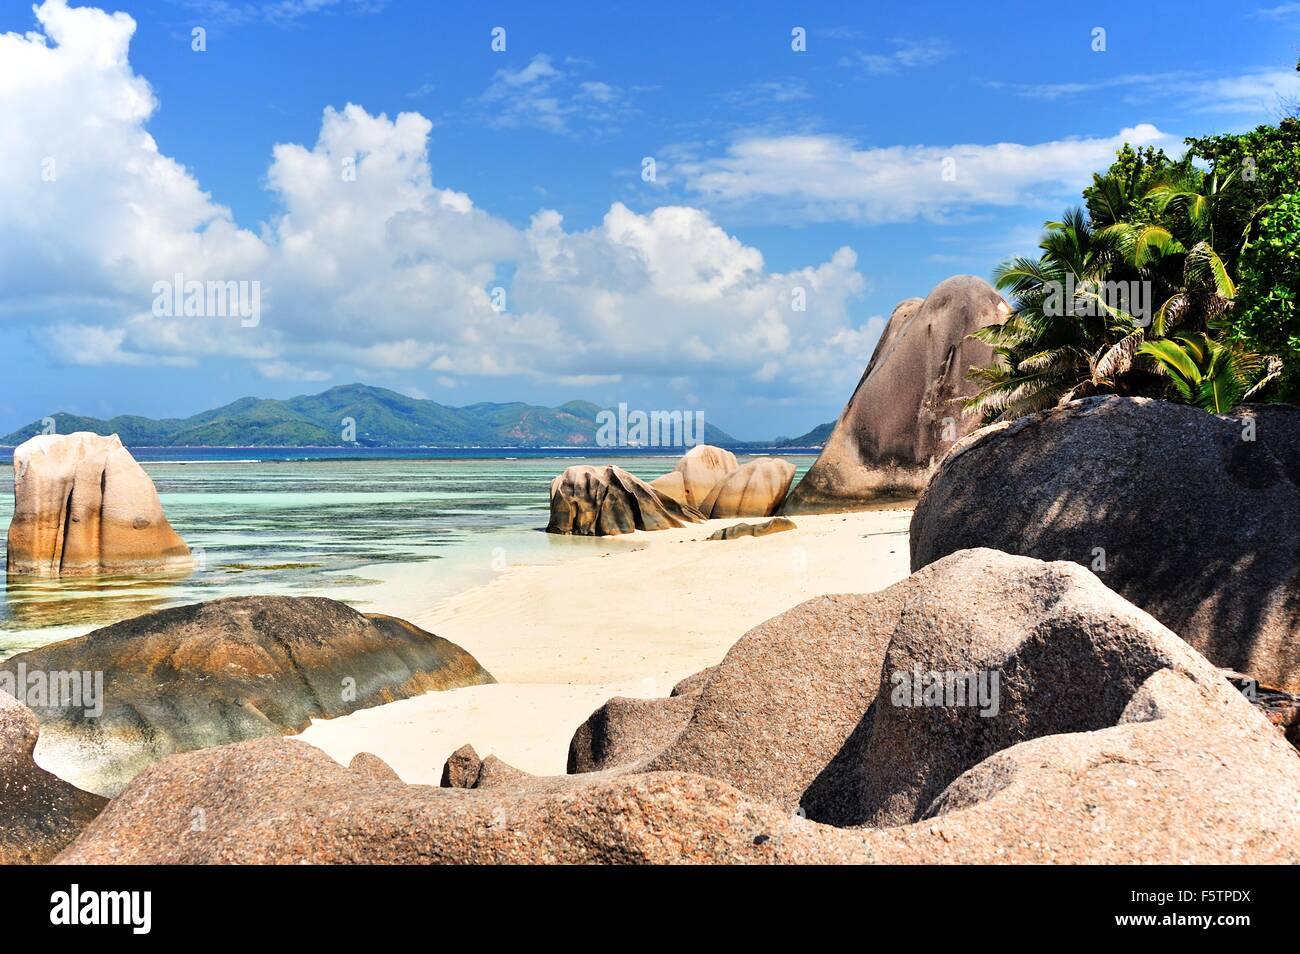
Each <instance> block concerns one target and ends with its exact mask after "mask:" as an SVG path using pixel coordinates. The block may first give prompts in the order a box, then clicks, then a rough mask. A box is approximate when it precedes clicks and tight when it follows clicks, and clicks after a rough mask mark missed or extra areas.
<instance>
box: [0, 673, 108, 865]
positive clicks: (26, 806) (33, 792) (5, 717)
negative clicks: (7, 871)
mask: <svg viewBox="0 0 1300 954" xmlns="http://www.w3.org/2000/svg"><path fill="white" fill-rule="evenodd" d="M38 733H39V723H37V721H36V716H35V715H33V714H32V711H31V710H30V709H28V708H27V707H26V706H25V705H23V704H22V703H21V702H19V701H17V700H16V699H14V697H13V696H11V695H9V694H8V693H7V692H4V691H0V865H14V864H43V863H45V862H47V861H49V860H50V859H52V858H53V857H54V856H55V855H57V854H58V853H59V852H60V851H62V850H63V849H64V848H65V847H67V845H68V843H69V842H71V841H72V839H73V838H74V837H76V835H77V832H79V831H81V829H82V828H84V827H85V826H86V823H87V822H89V821H90V820H91V819H92V818H94V817H95V816H96V815H98V814H99V812H100V810H101V809H103V807H104V805H105V804H107V799H104V798H101V797H100V796H98V795H92V794H91V793H90V792H83V791H81V789H79V788H77V787H76V786H73V785H69V784H68V783H67V782H65V781H63V780H62V779H60V778H58V777H56V776H54V775H51V774H50V773H49V772H47V771H45V770H44V769H42V768H41V767H40V766H38V765H37V764H36V762H35V761H34V760H33V758H32V750H33V749H34V748H35V747H36V739H37V736H38Z"/></svg>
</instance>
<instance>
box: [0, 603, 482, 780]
mask: <svg viewBox="0 0 1300 954" xmlns="http://www.w3.org/2000/svg"><path fill="white" fill-rule="evenodd" d="M57 672H67V673H84V674H87V675H89V674H91V673H98V674H102V679H103V683H102V690H101V691H100V692H99V693H97V696H98V698H97V700H92V702H95V705H93V706H70V705H66V704H64V705H53V704H50V705H37V704H35V703H32V707H33V709H34V711H35V712H36V715H37V717H38V718H40V720H41V724H42V730H41V740H40V749H39V754H40V758H41V762H42V764H43V765H45V766H47V767H49V768H50V769H51V770H53V771H55V772H57V773H58V774H59V775H60V776H61V777H63V778H66V779H69V780H70V781H73V782H76V783H77V784H78V785H80V786H81V787H83V788H87V789H89V790H91V791H95V792H99V793H102V794H113V793H115V792H117V791H118V790H120V789H121V787H122V786H123V785H125V784H126V783H127V782H128V781H130V779H131V778H132V777H134V776H135V775H136V774H137V773H138V772H139V771H140V770H141V769H143V768H144V767H145V766H147V765H149V764H151V763H152V762H155V761H157V760H158V759H161V758H165V757H166V756H168V755H170V754H172V753H173V752H185V751H189V750H192V749H200V748H205V747H207V746H212V745H221V744H224V743H227V742H235V741H240V740H243V739H251V738H257V737H259V736H266V735H279V734H281V733H286V732H298V731H301V730H302V729H305V728H306V727H307V725H308V724H309V723H310V721H311V720H312V719H320V718H333V717H335V716H341V715H346V714H347V713H349V712H353V711H355V710H357V709H363V708H367V707H369V706H374V705H379V704H381V703H385V702H392V701H394V700H397V699H405V698H408V697H410V696H416V695H420V694H421V693H424V692H427V691H429V690H433V689H455V688H459V687H461V686H473V685H481V684H484V683H490V682H495V680H494V679H493V678H492V676H491V675H490V674H489V673H488V672H487V671H486V670H484V669H483V667H481V666H480V665H479V664H478V662H477V661H476V660H475V659H474V657H473V656H471V655H469V654H468V653H467V652H465V651H464V650H463V649H461V648H460V647H459V646H457V645H455V644H454V643H451V642H449V641H447V640H445V639H442V638H441V637H439V636H434V635H433V634H431V633H426V632H425V631H424V630H422V629H420V628H418V627H416V626H413V625H412V624H410V623H408V622H406V621H405V620H400V619H396V618H394V617H391V616H383V615H381V614H369V615H362V614H361V613H358V612H357V611H355V610H353V609H351V608H350V607H348V606H346V605H344V604H343V603H338V602H335V601H334V600H328V599H321V598H315V597H312V598H301V599H299V598H293V597H287V596H248V597H232V598H229V599H220V600H213V601H211V602H208V603H198V604H195V605H192V606H180V607H176V608H173V609H166V610H161V611H159V612H156V613H149V614H147V615H145V616H140V617H137V618H135V619H131V620H127V621H125V622H121V623H117V624H115V625H113V626H108V627H105V628H104V629H99V630H96V631H95V632H93V633H90V634H89V635H86V636H82V637H79V638H77V639H69V640H65V641H63V642H58V643H53V644H51V645H48V646H43V647H41V648H39V649H34V650H31V651H30V652H26V653H21V654H19V655H17V656H12V657H10V658H9V659H7V660H5V661H4V662H2V663H0V685H3V684H4V680H5V679H6V678H11V679H14V680H17V681H18V682H22V681H23V678H24V677H27V676H28V675H29V674H31V673H57ZM6 674H8V677H7V676H6ZM29 701H30V700H29ZM47 701H48V702H49V703H54V702H55V701H56V700H54V699H49V700H47ZM94 709H99V710H102V711H97V712H96V711H93V710H94Z"/></svg>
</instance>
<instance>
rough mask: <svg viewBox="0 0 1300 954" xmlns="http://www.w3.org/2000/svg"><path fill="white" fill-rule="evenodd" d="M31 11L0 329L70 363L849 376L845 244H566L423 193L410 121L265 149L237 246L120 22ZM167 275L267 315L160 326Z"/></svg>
mask: <svg viewBox="0 0 1300 954" xmlns="http://www.w3.org/2000/svg"><path fill="white" fill-rule="evenodd" d="M37 15H38V19H39V21H40V24H41V26H42V29H43V32H38V33H30V34H27V35H17V34H7V35H4V36H3V37H0V167H3V168H6V169H13V170H18V173H17V174H14V175H10V176H6V177H4V178H2V179H0V282H2V283H3V284H4V285H5V287H6V292H7V299H8V300H9V301H10V302H15V301H16V302H21V303H22V304H21V307H14V306H11V307H7V308H6V309H4V310H3V311H0V315H3V316H4V320H7V321H13V322H22V323H25V324H26V325H27V326H28V327H29V328H30V329H31V330H32V332H33V337H34V340H36V341H37V342H38V344H40V345H41V346H42V347H45V348H46V349H47V350H48V351H49V352H50V353H51V354H53V355H55V356H56V357H57V358H58V359H59V360H61V361H67V362H71V363H80V364H138V365H146V364H151V363H171V364H176V363H194V362H197V361H201V360H206V359H208V358H211V357H223V358H233V359H237V360H243V361H247V362H248V363H249V364H250V365H251V366H252V367H253V368H255V369H256V370H257V371H258V373H260V374H262V375H263V376H265V377H267V378H270V379H275V380H305V381H313V380H325V379H326V378H330V377H337V376H339V375H341V374H342V373H343V372H344V371H348V372H352V371H354V370H358V369H359V370H361V371H363V372H364V371H365V369H374V370H375V371H376V372H383V371H395V370H403V369H405V370H408V371H411V372H421V373H426V374H428V375H429V378H430V379H431V380H436V381H437V382H438V384H439V385H440V386H444V387H447V386H452V385H454V384H455V383H456V382H457V381H458V380H463V379H464V378H466V377H469V376H475V375H480V376H494V377H510V376H515V377H521V378H529V379H536V380H543V381H547V382H555V383H559V384H561V385H564V386H571V387H594V386H600V385H612V384H618V383H620V382H623V383H626V382H628V381H629V380H630V379H633V378H637V379H640V380H649V379H658V380H667V379H676V378H680V377H684V376H691V377H694V378H695V380H696V382H697V383H698V382H699V381H704V382H706V383H709V384H711V385H712V386H713V387H715V388H719V387H721V388H726V387H730V386H731V385H732V384H733V382H737V381H741V382H743V381H744V380H746V379H758V380H762V379H765V378H772V377H773V376H775V377H776V378H777V379H778V383H779V384H782V385H783V386H786V387H790V388H795V387H798V386H799V381H800V380H801V379H804V378H806V380H807V382H808V383H809V384H814V383H816V382H817V378H818V375H817V374H816V373H815V372H814V371H813V370H811V369H812V368H813V367H814V366H815V365H816V364H818V363H819V362H820V363H821V364H822V365H823V366H827V365H833V366H840V365H842V364H843V363H844V362H845V361H846V360H850V359H847V358H846V357H845V354H844V349H843V347H842V345H841V344H840V343H841V342H843V340H844V339H843V338H842V337H837V336H842V335H843V334H844V333H845V332H846V330H851V329H852V328H853V327H854V325H855V322H854V320H853V319H852V317H851V314H850V312H851V308H852V303H853V302H854V300H855V299H856V298H857V297H858V296H859V295H860V294H861V293H862V291H863V290H864V287H865V280H864V279H863V277H862V276H861V275H860V274H859V273H858V271H857V259H856V256H855V255H854V253H853V252H852V251H851V250H849V249H847V248H845V249H841V250H839V251H838V252H836V253H835V254H834V255H833V256H832V257H831V258H830V259H829V260H828V261H826V262H823V263H821V264H819V265H811V266H808V267H806V268H801V269H795V270H791V271H788V272H784V273H775V272H771V271H769V270H767V269H766V267H765V264H764V260H763V256H762V254H761V253H760V252H759V251H758V250H757V249H755V248H753V247H750V246H747V245H745V244H744V243H743V242H741V241H740V240H739V239H737V238H736V237H735V236H733V235H730V234H728V233H727V232H726V231H725V230H723V229H722V228H721V227H719V226H718V225H717V224H716V223H715V222H714V221H713V220H712V219H711V218H710V216H709V215H708V214H706V213H705V212H703V211H701V210H699V209H695V208H690V207H686V206H671V207H664V208H659V209H655V210H653V211H650V212H647V213H644V214H642V213H639V212H636V211H634V210H632V209H629V208H627V207H625V206H624V205H621V204H617V203H616V204H614V205H613V206H612V207H611V208H610V209H609V211H608V213H607V214H606V215H605V216H604V218H603V220H602V221H601V222H600V223H599V224H597V225H596V226H594V227H592V228H589V229H586V230H578V231H568V230H566V229H565V227H564V224H563V222H562V220H561V218H560V216H559V214H558V213H556V212H553V211H550V210H542V211H540V212H538V213H537V214H536V215H535V216H534V217H533V219H532V222H531V224H530V225H529V226H528V227H526V228H517V227H515V226H514V225H512V224H510V223H508V222H506V221H504V220H502V219H500V218H498V217H496V216H494V215H492V214H491V213H489V212H487V211H485V210H483V209H480V208H479V207H478V206H476V205H475V203H474V202H473V201H472V199H471V198H470V197H469V196H468V195H466V194H464V193H462V192H457V191H454V190H452V189H447V188H442V187H439V186H437V185H435V184H434V182H433V179H432V174H431V167H430V160H429V135H430V130H431V124H430V122H429V121H428V120H427V119H426V118H424V117H423V116H421V115H419V114H418V113H413V112H410V113H401V114H399V115H397V116H395V117H393V118H389V117H387V116H384V115H378V116H375V115H371V114H370V113H368V112H367V111H366V110H364V109H363V108H361V107H359V106H356V105H351V104H349V105H347V106H345V107H343V108H342V109H332V108H327V109H325V110H324V112H323V115H322V121H321V127H320V134H319V136H318V138H317V141H316V142H315V143H314V144H311V145H300V144H292V143H285V144H280V145H278V146H276V147H275V148H274V150H273V153H272V156H271V162H270V166H269V169H268V171H267V175H266V183H267V186H268V188H269V189H270V190H271V191H272V193H273V194H274V195H275V197H276V198H277V200H278V202H279V210H280V211H279V213H278V214H277V215H276V216H275V217H274V218H273V219H272V220H271V221H270V222H268V223H266V225H265V226H263V227H262V228H261V229H260V231H259V233H257V234H255V233H253V232H251V231H249V230H246V229H241V228H239V227H238V226H237V225H236V224H235V223H234V221H233V219H232V217H231V214H230V213H229V211H228V210H227V209H226V208H225V207H223V206H221V205H219V204H218V203H216V202H215V201H214V200H213V199H212V198H211V197H210V196H209V195H208V194H207V193H205V192H204V191H203V190H202V188H201V187H200V186H199V184H198V182H197V181H196V179H195V178H194V176H193V174H191V173H190V172H189V171H188V170H187V169H185V168H184V167H183V166H182V165H180V164H179V163H177V162H176V161H174V160H173V159H170V158H168V157H167V156H166V155H165V154H164V153H163V152H162V151H161V150H160V149H159V146H158V144H157V143H155V141H154V140H153V138H152V137H151V136H150V135H149V133H148V132H147V130H146V123H147V122H148V120H149V118H150V117H151V116H152V114H153V112H154V110H155V109H156V108H157V102H156V99H155V97H154V95H153V92H152V90H151V89H150V87H149V85H148V84H147V83H146V82H145V80H144V79H142V78H141V77H138V76H136V75H135V74H134V72H133V71H132V69H131V66H130V63H129V59H128V55H127V54H128V44H129V41H130V38H131V36H132V33H133V31H134V23H133V22H132V21H131V19H130V18H129V17H126V16H124V15H120V14H119V15H115V16H108V15H106V14H104V13H101V12H99V11H97V10H93V9H89V8H78V9H70V8H68V7H67V6H66V5H65V4H64V2H62V0H49V2H47V3H45V4H44V5H42V6H41V7H39V8H38V11H37ZM566 66H567V64H566ZM557 72H559V71H558V70H557V68H556V67H554V65H552V64H551V63H550V62H549V61H541V60H534V61H533V62H531V63H530V64H529V65H528V66H527V67H525V68H524V69H523V70H521V71H518V72H516V73H514V74H510V75H508V76H502V77H500V82H501V83H503V84H505V85H508V86H509V85H513V86H515V87H517V88H522V89H533V88H535V87H536V86H538V84H545V83H547V82H550V81H552V80H554V74H555V73H557ZM581 92H582V93H583V95H585V96H587V97H588V98H589V99H590V100H591V101H593V102H598V101H600V100H601V99H602V98H608V97H609V96H611V95H613V94H612V93H611V91H610V90H609V89H606V88H603V87H601V86H600V85H599V84H589V88H588V89H586V90H583V91H581ZM46 156H52V157H54V158H55V159H56V166H57V170H58V174H57V177H56V178H55V180H54V181H52V182H43V181H42V179H41V173H42V169H43V166H42V160H43V158H44V157H46ZM177 273H180V274H183V276H184V278H185V280H187V281H190V280H197V281H222V282H225V281H248V282H254V281H255V282H258V287H259V288H260V295H261V299H260V300H261V312H262V313H261V320H260V322H259V323H257V324H256V326H255V327H244V326H241V323H240V322H239V321H238V320H237V319H222V318H184V317H168V318H160V317H156V316H155V315H154V314H152V313H151V303H152V301H153V297H154V296H153V291H152V287H153V284H154V283H155V282H157V281H160V280H162V281H171V280H172V278H173V276H174V275H175V274H177ZM498 286H500V287H501V288H502V289H503V290H504V292H505V296H506V297H505V301H504V303H502V302H499V301H497V300H494V293H493V289H495V288H497V287H498ZM796 289H802V294H803V295H804V296H806V301H807V309H806V311H803V312H796V311H795V310H794V309H793V308H792V301H793V299H794V297H795V293H796ZM11 290H12V292H13V294H10V292H11ZM500 304H504V305H505V307H504V310H501V309H500V308H499V305H500ZM74 306H75V307H74ZM41 329H45V330H41ZM786 367H789V368H790V369H791V372H790V375H789V376H784V375H782V374H781V373H780V369H783V368H786ZM774 369H776V370H774Z"/></svg>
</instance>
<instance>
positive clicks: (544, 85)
mask: <svg viewBox="0 0 1300 954" xmlns="http://www.w3.org/2000/svg"><path fill="white" fill-rule="evenodd" d="M565 65H566V66H568V67H570V68H569V69H565V70H561V69H560V68H558V67H557V66H555V65H554V63H553V61H552V59H551V57H550V56H548V55H547V54H545V53H538V54H536V55H535V56H533V58H532V59H531V60H529V61H528V63H526V64H525V65H524V66H522V67H519V68H518V69H513V70H512V69H509V68H506V69H500V70H497V72H496V74H495V75H494V77H493V80H492V83H491V85H490V86H489V87H488V88H487V90H485V91H484V93H483V95H482V96H480V97H479V100H480V102H481V104H482V105H483V106H484V107H485V108H486V110H487V115H486V118H487V120H488V122H490V123H492V124H493V125H495V126H500V127H505V128H514V127H525V126H531V127H536V128H539V129H545V130H546V131H548V132H553V133H568V132H571V131H573V128H574V126H575V124H577V123H584V124H598V125H601V126H605V127H608V126H609V125H610V124H611V123H615V122H618V121H619V120H621V119H623V118H625V117H626V116H628V115H629V114H630V112H631V107H630V106H629V104H628V102H627V97H626V96H625V94H624V92H623V91H622V90H621V89H619V88H618V87H617V86H613V85H611V84H609V83H602V82H598V81H594V80H579V79H577V77H576V76H575V75H574V70H575V69H582V68H584V67H585V66H586V65H587V64H586V63H584V62H583V61H580V60H574V59H569V60H566V61H565ZM606 131H608V130H606Z"/></svg>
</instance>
